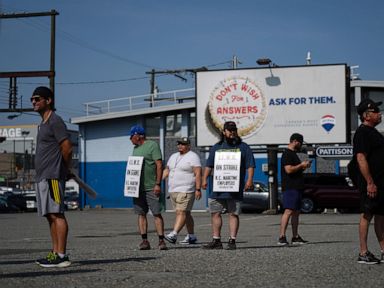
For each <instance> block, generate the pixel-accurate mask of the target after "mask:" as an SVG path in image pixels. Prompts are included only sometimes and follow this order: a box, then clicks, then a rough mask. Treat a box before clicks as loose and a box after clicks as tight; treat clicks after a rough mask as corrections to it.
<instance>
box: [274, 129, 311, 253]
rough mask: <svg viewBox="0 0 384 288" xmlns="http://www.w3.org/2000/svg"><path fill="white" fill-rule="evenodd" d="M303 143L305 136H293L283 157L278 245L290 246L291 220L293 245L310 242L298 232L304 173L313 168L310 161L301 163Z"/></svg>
mask: <svg viewBox="0 0 384 288" xmlns="http://www.w3.org/2000/svg"><path fill="white" fill-rule="evenodd" d="M303 141H304V138H303V135H301V134H299V133H294V134H292V135H291V137H290V139H289V144H288V148H287V149H286V150H285V151H284V152H283V155H282V156H281V178H282V185H283V191H284V192H283V207H284V213H283V216H282V217H281V223H280V237H279V241H278V242H277V244H278V245H288V244H289V243H288V241H287V237H286V235H285V233H286V231H287V227H288V223H289V219H291V225H292V244H305V243H306V242H308V241H305V240H304V239H302V238H301V237H300V236H299V232H298V228H299V215H300V208H301V197H302V193H303V189H304V179H303V171H304V170H305V169H307V168H309V167H311V162H310V161H301V160H300V159H299V157H298V156H297V154H296V152H297V151H300V149H301V146H302V145H303Z"/></svg>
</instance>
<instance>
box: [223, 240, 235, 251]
mask: <svg viewBox="0 0 384 288" xmlns="http://www.w3.org/2000/svg"><path fill="white" fill-rule="evenodd" d="M225 250H236V240H235V239H232V238H229V240H228V246H227V248H225Z"/></svg>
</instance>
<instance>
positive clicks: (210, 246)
mask: <svg viewBox="0 0 384 288" xmlns="http://www.w3.org/2000/svg"><path fill="white" fill-rule="evenodd" d="M202 248H203V249H223V243H221V241H220V239H218V240H215V239H213V240H212V242H209V243H208V244H205V245H203V247H202Z"/></svg>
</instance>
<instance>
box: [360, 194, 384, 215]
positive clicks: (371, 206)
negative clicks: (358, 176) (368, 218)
mask: <svg viewBox="0 0 384 288" xmlns="http://www.w3.org/2000/svg"><path fill="white" fill-rule="evenodd" d="M360 212H361V213H367V214H371V215H384V193H383V192H381V193H380V192H379V194H378V195H377V197H375V198H369V197H368V195H367V192H364V193H363V192H361V197H360Z"/></svg>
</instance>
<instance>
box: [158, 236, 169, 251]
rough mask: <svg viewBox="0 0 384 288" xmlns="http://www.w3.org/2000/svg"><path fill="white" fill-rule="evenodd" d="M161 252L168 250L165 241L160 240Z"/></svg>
mask: <svg viewBox="0 0 384 288" xmlns="http://www.w3.org/2000/svg"><path fill="white" fill-rule="evenodd" d="M159 250H168V248H167V245H165V241H164V240H163V239H161V240H159Z"/></svg>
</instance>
